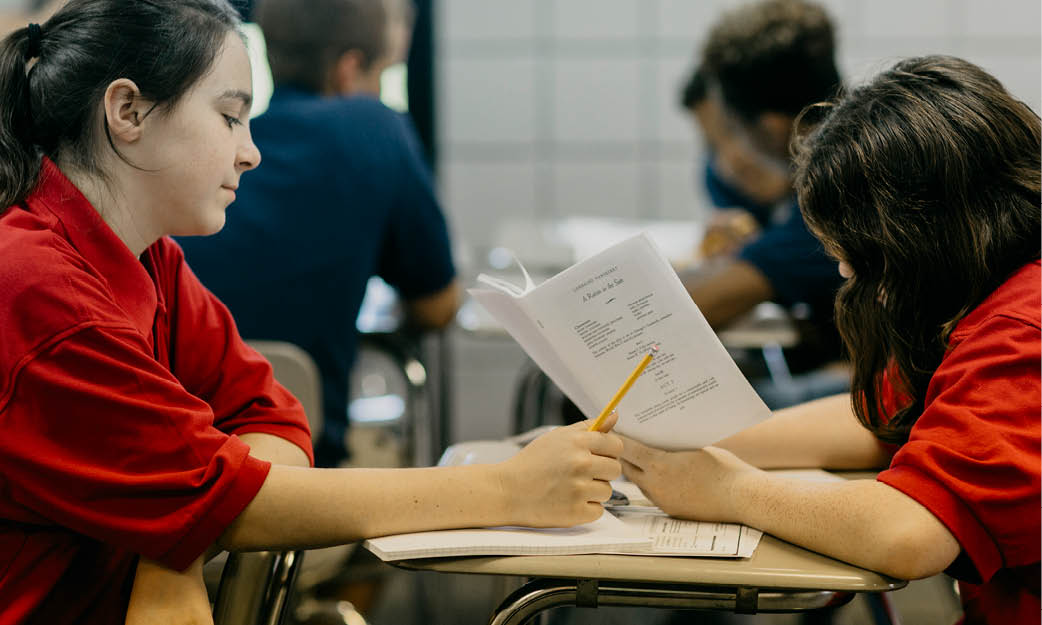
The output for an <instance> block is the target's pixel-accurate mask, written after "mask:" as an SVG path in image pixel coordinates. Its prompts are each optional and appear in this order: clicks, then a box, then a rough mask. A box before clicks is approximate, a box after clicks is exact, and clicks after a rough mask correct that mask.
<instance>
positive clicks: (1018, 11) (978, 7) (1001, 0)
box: [965, 0, 1042, 52]
mask: <svg viewBox="0 0 1042 625" xmlns="http://www.w3.org/2000/svg"><path fill="white" fill-rule="evenodd" d="M1040 23H1042V3H1039V2H1023V1H1021V0H970V1H969V2H967V4H966V17H965V33H966V34H967V35H969V36H970V37H998V38H1007V37H1026V38H1029V39H1030V38H1035V39H1036V40H1037V38H1038V29H1039V24H1040ZM1036 48H1037V46H1036ZM1036 52H1037V49H1036Z"/></svg>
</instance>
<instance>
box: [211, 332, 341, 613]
mask: <svg viewBox="0 0 1042 625" xmlns="http://www.w3.org/2000/svg"><path fill="white" fill-rule="evenodd" d="M248 343H249V345H250V346H251V347H253V348H254V349H256V350H257V351H258V352H259V353H260V354H261V355H262V356H264V357H265V358H266V359H267V360H268V362H270V363H271V366H272V369H273V372H274V375H275V379H276V380H278V382H279V383H280V384H282V385H283V386H285V387H286V388H287V389H288V390H289V391H290V392H291V393H292V394H293V395H294V396H295V397H296V398H297V399H298V400H299V401H300V403H301V405H302V406H303V407H304V411H305V413H306V414H307V416H308V425H309V426H310V427H311V435H312V440H314V439H315V438H316V437H317V436H318V434H319V433H320V432H321V431H322V422H323V414H322V385H321V377H320V376H319V372H318V367H317V366H316V365H315V362H314V360H313V359H312V358H311V356H310V355H309V354H308V353H307V352H305V351H304V350H303V349H301V348H300V347H297V346H296V345H293V344H292V343H287V342H284V341H260V340H256V341H248ZM354 547H355V545H354V544H350V545H338V546H335V547H329V548H326V549H313V550H308V551H287V552H271V551H260V552H239V553H232V554H228V555H227V558H226V562H223V563H222V562H221V560H223V559H224V558H221V557H219V558H215V559H214V560H213V561H211V562H210V563H207V565H206V567H205V569H204V575H205V576H206V577H207V578H208V582H209V583H208V585H209V586H211V587H212V586H213V585H214V581H213V580H214V579H215V578H216V577H217V576H218V575H219V577H220V582H219V584H218V585H217V590H216V593H215V600H214V612H213V614H214V624H215V625H280V624H281V623H283V622H284V621H285V619H286V618H287V616H288V609H289V607H290V604H291V603H292V602H291V598H292V594H293V592H294V591H297V592H299V593H301V594H303V595H305V596H306V595H308V593H309V591H310V590H312V589H313V588H314V587H315V586H316V585H317V584H318V583H320V582H322V581H325V580H327V579H329V578H332V577H333V576H334V575H336V574H337V573H338V572H339V571H340V569H341V568H342V567H343V566H344V563H345V562H346V561H347V558H348V556H349V555H350V554H351V552H352V550H353V549H354ZM222 564H223V569H222V568H221V567H222ZM218 571H220V572H219V573H218ZM305 603H306V604H307V605H308V606H310V607H309V609H311V610H312V611H321V612H323V613H325V614H336V615H340V616H341V617H342V619H343V622H344V623H357V622H358V620H357V619H354V618H352V619H349V618H348V616H347V615H345V612H346V611H347V610H346V607H345V606H343V605H340V604H338V603H334V602H331V605H329V606H325V605H323V604H321V602H315V601H309V602H305Z"/></svg>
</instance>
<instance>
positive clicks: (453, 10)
mask: <svg viewBox="0 0 1042 625" xmlns="http://www.w3.org/2000/svg"><path fill="white" fill-rule="evenodd" d="M435 15H436V19H437V24H438V25H437V28H438V35H439V37H440V38H441V39H442V40H443V41H471V40H489V41H503V40H504V39H506V40H511V39H531V38H532V37H534V36H536V34H537V31H536V27H535V6H534V4H533V3H532V2H525V1H521V2H518V1H517V0H451V1H450V2H439V3H438V4H437V10H436V11H435Z"/></svg>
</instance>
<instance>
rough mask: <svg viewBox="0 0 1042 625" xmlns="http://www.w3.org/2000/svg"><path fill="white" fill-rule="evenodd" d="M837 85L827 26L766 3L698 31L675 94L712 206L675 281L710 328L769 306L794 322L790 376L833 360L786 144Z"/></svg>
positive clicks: (830, 265) (815, 12) (821, 271)
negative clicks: (796, 123)
mask: <svg viewBox="0 0 1042 625" xmlns="http://www.w3.org/2000/svg"><path fill="white" fill-rule="evenodd" d="M839 87H840V77H839V72H838V70H837V68H836V64H835V58H834V41H833V30H832V25H831V23H830V21H829V19H828V16H827V15H826V14H825V12H824V11H823V10H822V9H821V8H820V7H819V6H817V5H814V4H811V3H808V2H802V1H799V0H767V1H764V2H758V3H754V4H751V5H745V6H743V7H740V8H738V9H736V10H734V11H731V12H729V13H727V14H725V15H724V16H723V17H722V18H721V19H720V20H719V21H718V22H717V23H716V24H715V25H714V26H713V27H712V28H711V30H710V32H709V35H708V37H707V40H706V44H705V46H704V48H703V49H702V54H701V60H700V66H699V69H697V70H696V71H695V73H694V74H693V76H692V77H691V79H690V81H689V82H688V84H687V85H686V86H685V88H684V91H683V99H682V103H683V105H684V107H685V108H686V109H688V110H689V111H690V112H691V114H692V116H693V117H694V120H695V122H696V125H697V126H698V127H699V130H700V131H701V134H702V135H703V138H704V139H705V142H706V145H707V148H708V151H709V159H708V162H707V163H706V164H705V169H704V174H703V175H702V177H703V178H704V183H705V186H706V190H707V192H708V194H709V197H710V199H711V200H712V202H713V204H714V205H715V206H717V207H718V210H717V211H716V214H715V215H714V216H713V217H712V218H711V220H710V223H709V226H708V228H707V231H706V237H705V240H704V241H703V243H702V254H703V256H704V257H706V258H707V259H708V262H707V263H705V264H706V270H704V271H702V272H700V273H698V274H696V275H693V276H689V277H687V278H686V279H685V284H686V285H687V286H688V290H689V292H690V293H691V295H692V298H693V299H694V300H695V302H696V303H697V304H698V306H699V308H700V309H701V310H702V312H703V313H704V314H705V316H706V319H707V320H708V321H709V323H710V324H711V325H713V326H714V327H723V326H726V325H727V324H728V323H730V322H731V321H733V320H734V319H736V318H737V317H739V316H741V315H742V314H744V313H746V312H748V311H749V310H751V309H752V308H753V307H755V306H756V305H757V304H760V303H761V302H765V301H773V302H776V303H778V304H781V305H782V306H784V307H786V308H788V309H790V310H792V311H794V312H796V313H797V316H798V317H802V318H803V321H805V323H801V329H803V330H804V345H803V348H802V349H800V350H795V351H793V352H792V353H790V354H788V356H789V364H790V366H792V367H793V368H794V369H796V370H800V369H808V368H811V367H815V366H819V365H821V364H822V363H824V362H827V361H830V360H836V359H838V358H839V356H840V355H841V352H840V347H839V340H838V334H837V333H836V331H835V327H834V325H833V323H832V308H833V301H834V297H835V293H836V290H837V289H838V288H839V285H840V284H841V282H842V280H841V278H840V277H839V276H838V274H837V273H836V264H835V261H834V260H832V259H830V258H829V257H828V255H827V254H826V253H825V250H824V249H823V248H822V246H821V243H820V242H819V241H818V240H817V239H816V238H814V237H813V236H812V235H811V234H810V232H809V231H808V230H807V227H806V225H805V224H804V223H803V217H802V216H801V214H800V211H799V207H798V206H797V204H796V199H795V194H794V191H793V188H792V179H791V166H790V161H789V153H788V139H789V135H790V133H791V130H792V123H793V120H794V119H795V116H796V115H797V114H798V113H799V112H800V110H802V109H803V108H804V107H805V106H808V105H810V104H813V103H815V102H818V101H822V100H825V99H827V98H828V97H830V96H831V95H832V94H834V93H835V92H836V90H837V89H838V88H839Z"/></svg>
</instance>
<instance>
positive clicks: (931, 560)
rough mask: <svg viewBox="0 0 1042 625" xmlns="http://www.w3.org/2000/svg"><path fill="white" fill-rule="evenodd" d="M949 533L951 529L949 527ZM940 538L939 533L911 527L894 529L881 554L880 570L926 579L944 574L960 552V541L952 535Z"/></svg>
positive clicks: (900, 575)
mask: <svg viewBox="0 0 1042 625" xmlns="http://www.w3.org/2000/svg"><path fill="white" fill-rule="evenodd" d="M945 533H946V534H947V530H945ZM946 538H947V539H948V540H945V539H944V537H939V536H937V535H936V533H935V532H932V531H922V530H921V529H915V528H913V529H908V530H906V531H897V532H894V533H893V534H892V536H891V539H890V540H889V541H888V544H887V545H886V546H885V547H884V549H882V550H881V553H880V554H879V555H880V556H881V557H880V561H879V563H878V565H877V566H874V567H872V568H874V569H875V570H876V571H878V572H880V573H882V574H884V575H888V576H890V577H895V578H897V579H907V580H913V579H923V578H926V577H932V576H934V575H937V574H938V573H941V572H942V571H944V570H945V569H947V568H948V567H949V566H951V563H952V562H953V561H954V560H955V558H956V557H957V556H958V555H959V549H960V548H959V544H958V543H957V542H955V539H954V538H953V537H952V536H951V534H947V537H946Z"/></svg>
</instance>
